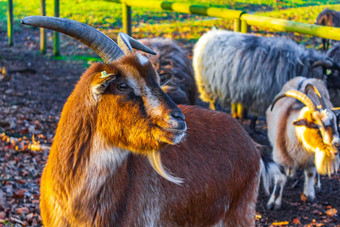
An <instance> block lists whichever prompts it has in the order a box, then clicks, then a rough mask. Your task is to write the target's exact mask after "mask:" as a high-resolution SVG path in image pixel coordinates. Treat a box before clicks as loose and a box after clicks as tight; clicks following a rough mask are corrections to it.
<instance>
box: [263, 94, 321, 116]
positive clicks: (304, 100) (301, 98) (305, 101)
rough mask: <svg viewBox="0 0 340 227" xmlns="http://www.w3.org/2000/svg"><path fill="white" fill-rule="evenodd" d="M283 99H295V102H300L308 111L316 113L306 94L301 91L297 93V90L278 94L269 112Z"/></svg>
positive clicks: (314, 106) (311, 101)
mask: <svg viewBox="0 0 340 227" xmlns="http://www.w3.org/2000/svg"><path fill="white" fill-rule="evenodd" d="M284 97H291V98H295V99H297V100H299V101H300V102H302V103H303V104H304V105H305V106H307V107H308V109H309V110H311V111H316V110H317V108H316V105H315V103H314V102H313V100H311V99H310V98H309V97H308V96H307V95H306V94H304V93H302V92H301V91H297V90H288V91H286V92H285V93H283V94H278V95H277V96H276V97H275V98H274V101H273V104H272V106H271V108H270V110H271V111H272V110H273V108H274V105H275V103H276V102H277V101H278V100H279V99H281V98H284Z"/></svg>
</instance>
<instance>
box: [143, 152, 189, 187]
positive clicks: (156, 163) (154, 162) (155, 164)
mask: <svg viewBox="0 0 340 227" xmlns="http://www.w3.org/2000/svg"><path fill="white" fill-rule="evenodd" d="M147 157H148V159H149V162H150V164H151V166H152V168H153V169H154V170H155V171H156V172H157V173H158V174H159V175H161V176H162V177H164V178H165V179H167V180H168V181H170V182H172V183H175V184H178V185H180V184H182V183H183V179H181V178H178V177H174V176H172V175H171V174H169V173H168V172H167V171H166V170H165V169H164V168H163V165H162V161H161V152H160V151H152V152H150V153H148V154H147Z"/></svg>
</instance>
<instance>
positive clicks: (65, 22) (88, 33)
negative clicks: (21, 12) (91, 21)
mask: <svg viewBox="0 0 340 227" xmlns="http://www.w3.org/2000/svg"><path fill="white" fill-rule="evenodd" d="M21 23H22V24H25V25H32V26H37V27H43V28H47V29H52V30H54V31H58V32H61V33H64V34H66V35H69V36H71V37H73V38H75V39H77V40H79V41H80V42H82V43H84V44H86V45H87V46H88V47H90V48H91V49H92V50H94V51H95V52H96V53H97V54H98V55H99V57H100V58H101V59H102V60H103V61H104V62H105V63H111V62H113V61H115V60H116V59H117V58H119V57H121V56H123V55H124V53H123V51H122V50H121V49H120V48H119V46H118V45H117V44H116V43H115V42H114V41H113V40H112V39H110V38H109V37H108V36H106V35H105V34H104V33H102V32H100V31H98V30H97V29H95V28H93V27H91V26H89V25H86V24H82V23H79V22H77V21H74V20H70V19H65V18H59V17H46V16H29V17H25V18H23V19H22V20H21Z"/></svg>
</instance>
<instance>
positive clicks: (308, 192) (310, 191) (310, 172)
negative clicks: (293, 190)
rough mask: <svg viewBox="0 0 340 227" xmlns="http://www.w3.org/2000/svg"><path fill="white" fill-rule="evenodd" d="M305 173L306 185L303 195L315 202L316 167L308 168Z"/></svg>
mask: <svg viewBox="0 0 340 227" xmlns="http://www.w3.org/2000/svg"><path fill="white" fill-rule="evenodd" d="M304 173H305V183H304V187H303V194H305V196H307V199H308V200H310V201H314V199H315V189H314V178H315V175H316V168H315V167H314V166H310V167H307V168H306V169H305V171H304Z"/></svg>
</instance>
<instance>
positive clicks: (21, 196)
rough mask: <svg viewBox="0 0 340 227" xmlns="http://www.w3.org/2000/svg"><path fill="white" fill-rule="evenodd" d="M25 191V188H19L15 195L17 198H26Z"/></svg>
mask: <svg viewBox="0 0 340 227" xmlns="http://www.w3.org/2000/svg"><path fill="white" fill-rule="evenodd" d="M25 192H26V190H25V189H19V190H17V191H15V193H14V196H15V197H16V198H24V195H25Z"/></svg>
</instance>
